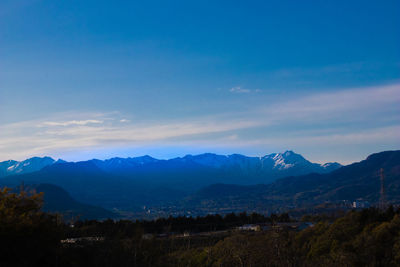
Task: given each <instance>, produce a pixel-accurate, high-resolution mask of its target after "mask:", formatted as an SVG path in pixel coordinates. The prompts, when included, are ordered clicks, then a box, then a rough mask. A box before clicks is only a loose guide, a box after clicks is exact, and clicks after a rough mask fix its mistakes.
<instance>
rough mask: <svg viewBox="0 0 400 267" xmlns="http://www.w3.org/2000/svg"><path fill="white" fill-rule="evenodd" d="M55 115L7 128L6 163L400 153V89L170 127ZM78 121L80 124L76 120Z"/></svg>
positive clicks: (2, 154) (319, 97) (3, 128)
mask: <svg viewBox="0 0 400 267" xmlns="http://www.w3.org/2000/svg"><path fill="white" fill-rule="evenodd" d="M125 115H126V114H120V113H118V112H115V113H107V114H102V113H82V114H79V113H76V114H68V116H66V115H65V114H53V115H52V116H51V117H49V118H42V119H38V120H31V121H22V122H17V123H10V124H6V125H0V159H1V160H6V159H10V158H15V159H23V158H26V157H29V156H34V155H46V154H50V155H52V154H54V153H58V154H59V153H60V152H62V151H66V150H68V151H80V150H82V149H89V150H90V149H97V148H105V147H107V148H110V149H112V148H117V147H132V146H142V147H143V146H147V145H148V146H157V145H160V146H162V145H166V144H168V145H171V146H172V145H186V146H191V145H198V146H204V147H217V146H226V147H238V148H240V147H248V148H251V147H252V148H257V149H258V150H257V151H259V150H260V149H265V150H267V149H268V148H277V149H278V150H280V149H283V148H301V149H306V148H307V147H312V146H314V147H318V148H319V149H321V150H324V149H326V150H328V149H332V148H337V147H343V148H346V147H353V148H354V147H357V148H359V149H361V148H362V147H364V146H370V145H371V144H376V147H380V146H379V145H380V144H386V145H387V146H393V147H394V148H396V146H399V145H400V138H398V132H400V84H394V85H388V86H377V87H369V88H353V89H346V90H337V91H335V92H327V93H313V94H309V95H304V96H301V97H296V98H295V99H294V98H292V99H285V100H281V101H277V102H275V103H272V104H268V105H264V104H260V105H259V106H255V107H253V108H251V109H248V110H242V111H240V112H235V113H230V112H228V113H226V114H215V115H213V116H197V117H188V118H185V119H179V120H169V121H166V120H164V121H146V120H145V119H142V120H140V121H138V120H131V119H128V118H129V117H125ZM122 116H124V117H122ZM72 117H74V118H72Z"/></svg>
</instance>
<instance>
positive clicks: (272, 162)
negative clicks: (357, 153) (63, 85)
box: [0, 151, 341, 182]
mask: <svg viewBox="0 0 400 267" xmlns="http://www.w3.org/2000/svg"><path fill="white" fill-rule="evenodd" d="M88 162H93V163H94V164H95V165H96V166H97V167H99V168H100V169H101V170H103V171H106V172H118V173H123V172H129V171H135V170H136V171H137V170H138V169H141V168H142V169H143V168H144V167H145V168H146V169H147V170H149V169H150V168H157V167H160V165H162V166H164V167H165V166H166V165H169V167H170V168H174V166H178V165H179V166H181V167H184V165H188V166H190V164H196V165H201V166H205V167H211V168H217V169H225V170H226V169H235V171H241V172H243V173H247V174H249V175H260V174H264V175H265V174H268V175H271V176H273V178H275V177H284V176H288V175H302V174H306V173H311V172H317V173H326V172H330V171H333V170H335V169H337V168H340V167H341V165H340V164H339V163H336V162H334V163H325V164H317V163H312V162H310V161H308V160H306V159H305V158H304V157H303V156H301V155H300V154H296V153H294V152H293V151H286V152H284V153H273V154H269V155H266V156H263V157H248V156H244V155H240V154H232V155H227V156H225V155H217V154H213V153H204V154H200V155H186V156H184V157H178V158H173V159H169V160H160V159H156V158H153V157H151V156H148V155H145V156H141V157H132V158H131V157H129V158H119V157H115V158H110V159H106V160H98V159H92V160H88ZM55 163H66V161H63V160H58V161H55V160H54V159H52V158H51V157H43V158H40V157H34V158H30V159H27V160H24V161H19V162H18V161H14V160H8V161H3V162H0V177H4V176H8V175H16V174H25V173H31V172H35V171H39V170H41V169H42V168H44V167H47V166H50V165H52V164H55ZM157 163H159V164H157ZM148 167H150V168H148ZM272 180H273V179H272ZM264 182H269V181H264Z"/></svg>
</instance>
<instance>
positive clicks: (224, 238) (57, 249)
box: [0, 189, 400, 266]
mask: <svg viewBox="0 0 400 267" xmlns="http://www.w3.org/2000/svg"><path fill="white" fill-rule="evenodd" d="M40 206H41V195H40V194H33V195H32V194H30V195H28V194H26V193H25V192H22V193H19V194H15V193H11V192H10V191H9V190H8V189H3V190H1V191H0V266H323V265H325V266H400V210H394V209H393V208H392V207H391V208H388V209H387V210H386V211H380V210H378V209H374V208H370V209H365V210H362V211H350V212H348V213H347V214H345V215H344V216H342V217H340V218H336V219H334V221H332V220H331V218H328V217H323V216H322V217H321V216H317V217H312V216H308V217H307V218H306V219H307V220H313V221H315V224H314V225H313V226H312V227H308V228H307V229H304V230H302V231H299V230H294V229H291V228H288V227H278V226H279V225H284V224H282V223H281V222H286V223H287V222H290V221H291V220H290V218H289V217H288V215H287V214H283V215H279V216H277V215H271V216H269V217H265V216H262V215H259V214H251V215H246V214H245V213H242V214H239V215H235V214H229V215H227V216H225V217H221V216H219V215H215V216H206V217H202V218H183V217H181V218H167V219H159V220H156V221H136V222H134V221H116V222H114V221H111V220H107V221H103V222H98V221H84V222H77V223H75V224H74V225H73V227H71V225H69V224H65V223H64V222H63V221H62V220H60V218H59V216H57V215H52V214H47V213H44V212H41V211H40ZM248 223H259V224H265V225H271V226H272V227H271V228H268V229H267V230H265V231H255V232H250V231H237V230H234V229H235V227H237V226H240V225H243V224H248ZM189 233H190V234H189ZM73 238H75V239H73Z"/></svg>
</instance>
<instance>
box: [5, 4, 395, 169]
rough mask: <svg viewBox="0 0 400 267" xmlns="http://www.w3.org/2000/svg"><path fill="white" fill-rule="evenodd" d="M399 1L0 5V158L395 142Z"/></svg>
mask: <svg viewBox="0 0 400 267" xmlns="http://www.w3.org/2000/svg"><path fill="white" fill-rule="evenodd" d="M398 25H400V2H398V1H381V2H378V1H351V2H338V1H323V2H321V3H316V2H315V1H301V2H293V1H279V2H271V1H252V2H246V3H244V2H235V1H218V2H215V1H211V2H207V1H203V2H201V3H200V2H199V3H188V2H187V1H167V2H166V1H151V2H146V3H143V2H139V1H137V2H136V1H133V2H130V3H126V2H125V1H113V2H112V3H111V2H109V1H63V2H55V1H36V0H24V1H11V0H6V1H2V2H1V3H0V59H1V60H0V160H8V159H16V160H23V159H25V158H28V157H31V156H44V155H48V156H52V157H54V158H63V159H66V160H71V161H77V160H85V159H90V158H100V159H104V158H110V157H113V156H121V157H127V156H140V155H143V154H149V155H151V156H154V157H157V158H172V157H176V156H183V155H185V154H198V153H203V152H214V153H219V154H231V153H241V154H245V155H249V156H262V155H265V154H269V153H273V152H282V151H285V150H294V151H295V152H297V153H300V154H302V155H304V156H305V157H306V158H307V159H309V160H311V161H314V162H320V163H321V162H329V161H337V162H340V163H343V164H346V163H350V162H354V161H359V160H361V159H363V158H365V157H366V156H367V155H368V154H371V153H374V152H378V151H383V150H392V149H399V148H400V137H399V133H400V79H399V78H400V27H398Z"/></svg>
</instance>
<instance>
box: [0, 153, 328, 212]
mask: <svg viewBox="0 0 400 267" xmlns="http://www.w3.org/2000/svg"><path fill="white" fill-rule="evenodd" d="M48 162H49V164H48V165H47V166H45V167H44V168H42V169H41V170H39V171H35V172H30V173H28V172H27V171H25V173H22V174H18V175H8V176H6V177H3V178H1V179H0V185H3V186H17V185H18V184H19V183H21V182H24V183H25V184H43V183H46V184H54V185H57V186H60V187H62V188H63V189H65V190H66V191H67V192H69V193H70V194H71V196H72V197H73V198H74V199H76V200H77V201H80V202H83V203H88V204H91V205H95V206H101V207H104V208H107V209H114V208H117V209H125V210H134V209H138V208H140V207H142V206H149V205H159V204H165V203H171V202H173V201H177V200H180V199H182V198H184V197H185V196H186V195H188V194H191V193H193V192H195V191H196V190H199V189H200V188H202V187H205V186H208V185H211V184H215V183H232V184H238V185H251V184H260V183H264V184H268V183H270V182H273V181H275V180H276V179H278V178H280V177H285V176H288V175H301V174H307V173H311V172H318V173H326V172H328V171H329V169H328V168H326V167H323V166H322V165H320V164H315V163H311V162H309V161H307V160H306V159H304V158H303V157H302V156H301V155H299V154H296V153H294V152H292V151H286V152H285V153H275V154H271V155H267V156H264V157H246V156H243V155H239V154H233V155H229V156H223V155H216V154H211V153H206V154H200V155H196V156H192V155H187V156H184V157H179V158H174V159H169V160H159V159H155V158H152V157H150V156H142V157H136V158H111V159H108V160H97V159H93V160H88V161H80V162H76V163H73V162H61V163H57V164H56V163H55V162H54V160H50V161H48Z"/></svg>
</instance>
